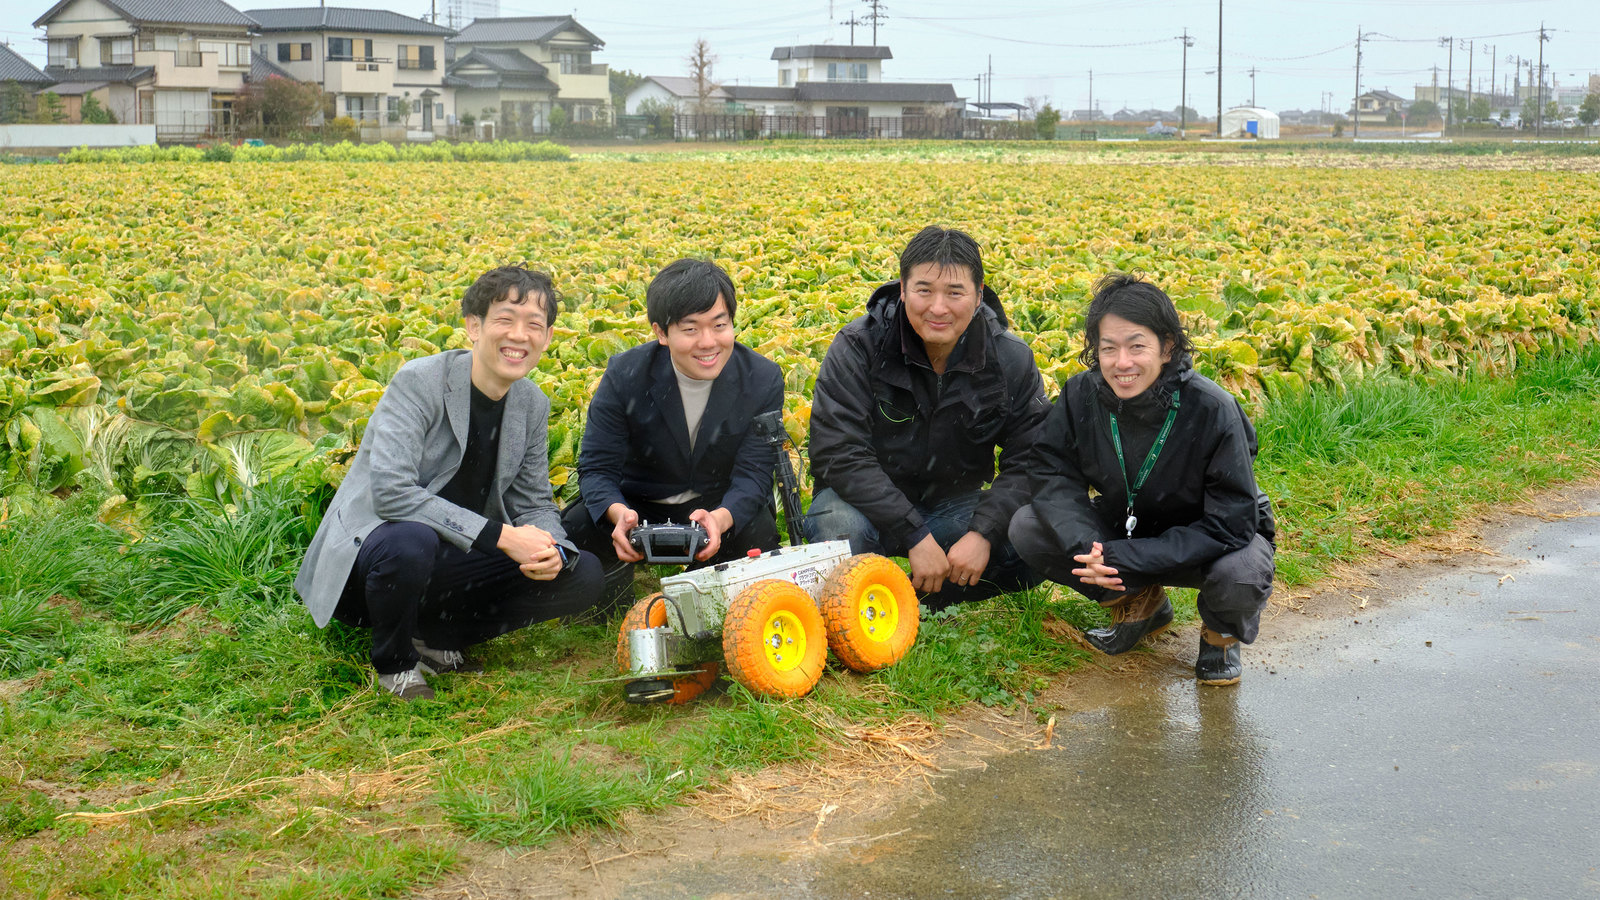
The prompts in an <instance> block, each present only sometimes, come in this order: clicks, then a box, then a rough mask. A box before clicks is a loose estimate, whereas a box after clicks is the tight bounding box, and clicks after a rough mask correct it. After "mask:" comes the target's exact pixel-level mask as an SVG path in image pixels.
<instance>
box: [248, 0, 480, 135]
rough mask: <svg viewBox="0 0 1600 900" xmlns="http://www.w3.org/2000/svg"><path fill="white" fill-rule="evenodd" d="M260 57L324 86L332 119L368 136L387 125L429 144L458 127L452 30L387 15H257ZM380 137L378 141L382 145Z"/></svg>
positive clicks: (320, 9) (329, 9) (325, 9)
mask: <svg viewBox="0 0 1600 900" xmlns="http://www.w3.org/2000/svg"><path fill="white" fill-rule="evenodd" d="M248 15H249V16H250V17H251V18H252V19H254V20H256V21H257V22H258V23H260V24H259V26H258V27H259V31H260V37H258V38H257V39H256V52H257V53H259V54H261V55H263V56H265V57H267V58H268V59H269V60H271V61H272V62H273V63H275V64H276V65H277V66H278V67H279V68H280V69H282V70H283V71H285V72H287V73H288V75H289V77H291V78H294V79H296V80H299V81H309V82H312V83H314V84H318V85H321V87H322V89H323V91H325V92H326V93H327V95H328V96H329V98H330V107H331V108H330V109H327V110H325V111H324V114H325V115H331V116H348V117H350V118H351V119H354V120H355V121H356V122H357V123H359V125H360V126H361V128H362V129H363V130H364V131H368V132H372V131H376V132H378V134H381V132H382V129H383V128H384V126H385V125H387V126H389V127H390V128H394V129H404V130H405V131H406V132H407V133H409V134H410V135H412V136H414V137H419V138H423V139H426V138H427V137H430V136H431V135H432V134H433V133H434V131H435V130H436V129H442V128H443V127H444V126H445V125H446V124H448V123H450V122H452V121H453V117H454V116H455V114H456V97H455V90H456V89H455V85H454V83H453V82H452V81H451V80H450V79H449V78H448V77H447V76H446V74H445V65H444V56H445V39H446V38H448V37H449V36H450V35H452V34H453V33H454V32H452V31H451V30H450V29H448V28H445V27H443V26H442V25H434V24H432V23H430V22H426V21H423V20H422V19H413V18H411V17H410V16H402V15H400V14H399V13H393V12H389V11H387V10H381V9H351V8H347V7H335V6H308V7H298V8H293V9H252V10H249V11H248ZM378 134H372V135H371V136H372V137H377V136H378Z"/></svg>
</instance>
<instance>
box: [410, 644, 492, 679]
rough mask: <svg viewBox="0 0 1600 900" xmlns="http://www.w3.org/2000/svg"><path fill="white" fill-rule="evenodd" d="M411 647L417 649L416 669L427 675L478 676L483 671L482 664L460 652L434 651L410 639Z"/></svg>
mask: <svg viewBox="0 0 1600 900" xmlns="http://www.w3.org/2000/svg"><path fill="white" fill-rule="evenodd" d="M411 646H413V647H415V648H417V655H418V656H419V657H421V659H419V660H417V668H419V669H421V670H422V671H423V672H424V673H426V674H428V675H443V674H446V673H449V672H468V673H471V674H474V675H476V674H478V673H481V672H482V671H483V663H481V662H479V661H477V660H475V659H473V658H472V657H470V656H468V655H466V654H465V653H462V652H461V651H460V650H435V649H434V648H432V647H429V646H428V645H427V644H424V643H423V642H422V641H421V640H420V639H418V638H412V639H411Z"/></svg>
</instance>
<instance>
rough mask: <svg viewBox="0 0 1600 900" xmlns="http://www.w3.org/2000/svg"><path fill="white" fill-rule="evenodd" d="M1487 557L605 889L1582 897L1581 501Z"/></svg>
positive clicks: (1596, 544) (1589, 733)
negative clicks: (735, 846) (1046, 733)
mask: <svg viewBox="0 0 1600 900" xmlns="http://www.w3.org/2000/svg"><path fill="white" fill-rule="evenodd" d="M1590 499H1591V502H1590V505H1589V511H1590V512H1597V513H1600V500H1597V499H1595V498H1594V497H1593V496H1592V495H1591V498H1590ZM1498 549H1499V550H1500V551H1501V552H1502V553H1503V554H1504V556H1505V557H1508V558H1506V559H1500V558H1493V557H1487V556H1485V557H1481V559H1480V560H1479V561H1477V562H1472V561H1469V562H1468V564H1467V566H1466V567H1465V568H1458V569H1455V570H1452V571H1451V572H1450V573H1449V574H1448V575H1445V576H1443V577H1439V578H1435V579H1433V580H1430V581H1427V582H1426V583H1423V584H1421V585H1420V586H1419V587H1417V588H1416V589H1414V590H1413V591H1411V593H1410V595H1409V596H1405V597H1403V598H1401V599H1400V602H1398V603H1393V604H1390V605H1387V606H1384V607H1383V608H1381V609H1380V608H1377V607H1375V606H1374V607H1369V608H1367V609H1365V610H1355V609H1352V613H1351V617H1350V618H1349V619H1336V620H1330V621H1325V622H1320V623H1316V624H1314V625H1313V626H1311V627H1310V628H1307V629H1304V630H1302V631H1301V633H1299V634H1297V636H1296V637H1295V638H1293V640H1292V641H1288V642H1284V643H1276V644H1275V643H1274V642H1272V641H1270V640H1267V641H1263V642H1262V643H1258V644H1257V646H1256V647H1255V648H1246V651H1245V663H1246V669H1245V677H1244V682H1243V683H1242V684H1241V685H1239V686H1238V687H1237V688H1200V687H1199V686H1197V685H1195V683H1194V682H1193V681H1192V677H1190V676H1189V673H1188V671H1187V669H1186V668H1179V664H1178V663H1175V664H1174V665H1173V666H1172V667H1169V668H1167V669H1165V670H1163V671H1158V672H1154V673H1151V674H1147V675H1141V676H1133V677H1131V678H1130V679H1129V684H1128V686H1127V690H1126V691H1124V692H1123V694H1122V695H1121V696H1120V697H1119V698H1118V699H1116V700H1115V701H1113V702H1112V703H1110V704H1109V705H1107V706H1105V707H1104V708H1101V709H1097V710H1092V711H1089V712H1085V713H1081V714H1077V715H1074V716H1073V717H1071V718H1070V720H1068V721H1067V722H1065V723H1062V724H1061V725H1060V726H1058V729H1057V735H1056V742H1055V743H1056V749H1053V750H1049V751H1038V752H1027V753H1015V754H1011V755H1009V756H1003V757H999V758H996V759H994V760H991V766H990V768H988V769H987V770H985V771H981V772H971V773H966V774H962V775H958V776H955V777H952V778H948V779H945V780H943V781H939V782H936V783H935V784H936V789H937V791H938V793H939V795H940V798H941V799H939V800H937V801H935V802H934V803H932V804H931V805H927V806H925V807H923V808H921V809H916V810H909V811H906V812H902V813H898V814H895V815H892V816H891V817H889V818H888V819H886V820H880V821H878V822H874V823H873V824H872V825H871V826H870V827H871V829H872V833H875V834H890V833H893V832H896V831H902V830H903V833H901V834H899V835H897V836H894V837H890V838H886V839H883V840H879V841H876V842H874V843H871V844H867V845H858V846H856V847H854V848H853V849H850V850H848V851H844V852H836V853H832V854H825V855H822V856H815V857H802V856H795V857H785V856H781V855H774V856H770V857H760V856H757V857H746V858H731V859H730V858H727V857H724V858H723V859H722V860H720V861H718V862H715V863H699V864H695V865H692V866H685V867H681V868H677V869H669V870H666V871H657V872H655V873H653V875H652V877H651V878H650V880H649V882H648V883H636V884H634V885H633V886H631V887H630V888H628V889H626V890H625V891H624V894H625V895H626V896H639V897H697V896H713V897H746V896H749V897H757V896H760V897H788V898H805V897H816V898H833V897H873V898H902V897H904V898H922V897H967V898H1031V897H1201V896H1206V897H1210V896H1218V897H1263V898H1278V897H1317V898H1342V897H1496V898H1501V897H1506V898H1509V897H1528V898H1566V897H1600V603H1597V602H1596V600H1597V598H1600V518H1595V517H1578V518H1569V519H1564V520H1558V521H1552V522H1538V523H1536V524H1533V525H1530V526H1528V527H1525V528H1522V529H1520V530H1518V531H1516V532H1514V533H1511V534H1510V536H1509V537H1508V538H1507V539H1506V541H1505V543H1503V544H1502V545H1501V546H1500V547H1499V548H1498ZM1508 575H1509V576H1510V577H1505V576H1508ZM1382 591H1383V588H1382V586H1381V585H1380V586H1378V587H1376V588H1362V589H1357V591H1356V592H1357V593H1360V594H1362V595H1373V594H1381V593H1382ZM1354 603H1355V601H1354V600H1352V606H1354ZM1369 617H1370V618H1369ZM1356 619H1359V620H1360V621H1361V624H1360V625H1359V626H1357V625H1354V624H1353V620H1356ZM1184 659H1185V660H1192V654H1191V655H1187V656H1185V657H1184Z"/></svg>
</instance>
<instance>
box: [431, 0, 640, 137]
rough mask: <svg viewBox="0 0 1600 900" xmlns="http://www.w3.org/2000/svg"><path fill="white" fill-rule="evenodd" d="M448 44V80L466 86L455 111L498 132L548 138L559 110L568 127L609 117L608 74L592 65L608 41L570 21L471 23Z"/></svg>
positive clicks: (524, 18) (555, 18)
mask: <svg viewBox="0 0 1600 900" xmlns="http://www.w3.org/2000/svg"><path fill="white" fill-rule="evenodd" d="M449 43H450V47H451V49H452V51H453V53H454V62H452V63H451V64H450V74H451V75H455V76H458V77H460V78H463V79H465V80H467V81H468V82H470V84H471V87H470V88H469V90H470V91H471V93H470V94H467V93H463V95H462V98H461V108H462V109H463V110H465V111H468V112H473V113H474V114H475V115H476V114H479V112H480V111H481V114H482V116H483V117H484V118H485V120H487V121H491V122H495V121H498V122H499V124H500V126H501V131H502V133H507V134H542V133H544V132H547V131H549V130H550V115H551V113H552V111H553V110H554V108H555V107H558V106H559V107H560V108H561V110H562V112H563V114H564V115H565V116H566V119H567V121H569V122H578V123H583V122H596V123H600V122H605V121H607V120H609V118H610V115H611V75H610V70H609V69H607V68H606V65H605V64H604V63H597V62H595V61H594V54H596V53H598V52H600V50H601V48H603V47H605V45H606V43H605V41H602V40H600V38H599V36H598V35H596V34H595V33H594V32H592V31H590V30H589V29H587V28H585V27H583V26H582V25H581V24H579V23H578V20H577V19H574V18H573V17H572V16H521V17H514V18H501V19H476V20H474V21H473V22H472V23H471V24H470V25H468V26H467V27H465V28H463V29H461V33H460V34H457V35H456V36H455V37H453V38H451V39H450V41H449ZM484 51H491V52H489V53H487V54H486V53H485V52H484ZM518 56H520V57H521V59H518V58H517V57H518ZM529 63H532V64H533V65H531V66H530V65H529ZM546 83H548V85H554V86H555V90H554V91H550V90H548V87H547V84H546Z"/></svg>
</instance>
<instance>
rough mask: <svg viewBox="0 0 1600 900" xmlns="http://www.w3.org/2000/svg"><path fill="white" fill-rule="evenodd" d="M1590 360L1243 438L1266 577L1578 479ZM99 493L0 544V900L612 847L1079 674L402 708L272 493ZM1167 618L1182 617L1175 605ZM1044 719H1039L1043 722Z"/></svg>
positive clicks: (1021, 666)
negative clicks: (309, 607)
mask: <svg viewBox="0 0 1600 900" xmlns="http://www.w3.org/2000/svg"><path fill="white" fill-rule="evenodd" d="M1596 373H1600V349H1595V348H1591V349H1590V350H1589V351H1588V352H1586V353H1583V354H1579V355H1574V356H1569V357H1566V358H1562V359H1555V360H1542V361H1538V362H1535V363H1533V364H1530V365H1528V366H1526V367H1524V368H1523V370H1521V371H1520V372H1519V373H1518V374H1517V376H1516V377H1515V378H1512V379H1501V380H1495V379H1466V380H1442V381H1438V382H1434V383H1429V384H1422V383H1415V382H1403V381H1392V382H1391V381H1374V382H1370V383H1366V384H1362V385H1360V386H1358V387H1356V388H1355V389H1353V390H1351V391H1348V392H1345V393H1337V392H1324V391H1313V392H1310V393H1307V394H1304V395H1299V396H1294V397H1288V398H1280V399H1278V400H1277V401H1276V402H1273V403H1271V404H1269V406H1268V407H1267V408H1266V409H1265V410H1263V411H1262V413H1261V415H1259V416H1258V421H1257V425H1258V430H1259V432H1260V436H1261V443H1262V448H1263V449H1262V454H1261V457H1260V459H1259V462H1258V472H1259V474H1260V478H1261V481H1262V483H1263V485H1264V487H1265V488H1266V489H1267V490H1268V492H1269V493H1270V494H1272V496H1273V497H1274V499H1275V500H1276V501H1277V507H1278V511H1279V526H1280V553H1279V565H1280V576H1281V578H1282V579H1283V580H1284V581H1285V582H1286V583H1288V584H1291V585H1292V584H1297V583H1301V582H1307V581H1311V580H1315V579H1316V578H1318V577H1320V576H1321V575H1323V574H1324V573H1326V572H1327V571H1328V570H1329V567H1330V566H1331V565H1333V564H1334V563H1336V562H1339V561H1343V560H1348V559H1351V558H1353V557H1356V556H1359V555H1360V554H1362V553H1364V552H1366V551H1368V550H1370V549H1372V548H1374V547H1379V546H1383V545H1385V544H1393V543H1400V542H1404V541H1407V540H1411V539H1413V538H1416V537H1419V536H1423V535H1427V534H1429V533H1431V532H1435V531H1439V530H1442V529H1446V528H1448V527H1450V525H1451V524H1452V523H1453V522H1456V521H1458V520H1459V519H1460V518H1461V517H1462V516H1464V515H1467V514H1469V513H1471V512H1473V511H1475V510H1478V509H1481V508H1482V507H1484V506H1485V505H1492V504H1496V503H1505V502H1510V501H1513V500H1515V499H1516V498H1518V497H1519V496H1520V495H1521V494H1522V493H1523V492H1524V491H1526V490H1528V489H1530V488H1534V487H1540V486H1544V485H1548V484H1550V483H1553V482H1559V481H1562V480H1569V479H1575V478H1581V477H1586V476H1592V475H1593V474H1595V473H1596V472H1597V471H1600V399H1597V397H1600V390H1597V388H1600V375H1597V374H1596ZM95 501H96V498H92V497H80V498H77V499H74V500H72V501H69V502H68V503H66V504H64V505H63V506H62V508H61V509H59V510H57V511H55V513H54V514H52V515H50V516H49V517H48V518H39V519H24V520H13V521H10V522H7V523H5V524H4V526H3V527H0V659H4V660H5V661H6V665H7V666H8V668H9V671H0V678H10V679H12V680H10V681H0V851H3V852H0V884H4V885H8V886H9V894H8V895H15V896H21V897H30V896H31V897H54V896H79V895H82V896H112V895H115V896H124V897H157V896H160V897H171V896H175V897H202V896H219V895H224V894H225V895H227V896H230V897H235V896H249V897H309V896H318V897H323V896H337V897H384V896H396V895H402V894H406V893H409V892H410V891H412V890H414V889H416V888H417V887H419V886H420V885H424V884H426V883H429V882H430V881H433V880H435V879H437V878H439V877H441V875H442V874H444V873H447V872H448V871H450V870H451V869H452V868H453V867H456V866H458V865H459V864H460V861H461V860H462V859H463V858H465V857H466V856H470V855H471V854H472V853H474V852H478V851H481V850H482V849H484V848H492V847H497V846H511V847H532V846H539V845H540V844H543V843H545V842H547V841H549V840H551V839H553V838H556V837H559V836H561V835H564V834H568V833H571V832H573V831H581V830H584V829H592V828H606V827H611V826H613V825H615V824H616V823H618V822H619V821H622V819H623V817H624V816H625V815H626V814H628V813H629V812H631V811H636V810H640V811H648V810H652V809H657V808H660V807H663V806H665V805H668V804H672V803H675V802H680V801H681V800H682V798H683V797H684V796H685V795H687V794H690V793H692V792H695V791H697V790H700V789H702V788H705V787H707V786H712V785H716V784H718V783H721V782H722V781H724V780H726V779H727V778H728V777H729V776H730V775H731V774H733V773H736V772H740V771H749V770H754V769H758V768H761V767H763V766H768V765H771V764H774V763H779V762H784V761H796V760H807V759H811V758H815V757H817V756H819V755H821V754H824V753H826V752H827V750H828V748H829V747H830V746H831V745H833V744H834V743H835V742H837V741H839V740H842V739H843V738H841V737H840V734H841V732H840V729H839V728H837V727H835V726H834V725H830V724H828V723H839V722H848V723H855V724H860V725H863V726H873V725H877V724H881V723H888V722H894V721H898V720H903V719H906V718H908V717H923V718H932V719H937V718H938V717H940V716H942V715H945V714H948V713H949V712H950V711H951V710H952V709H955V708H957V707H959V706H961V705H963V704H967V703H974V702H976V703H987V704H993V705H1002V706H1013V705H1015V704H1025V705H1028V704H1031V703H1032V702H1033V699H1034V692H1036V691H1037V690H1039V689H1040V688H1042V687H1043V686H1044V685H1045V684H1046V683H1047V680H1048V679H1049V677H1050V676H1051V675H1053V674H1055V673H1059V672H1062V671H1064V670H1067V669H1069V668H1071V667H1072V666H1073V665H1075V664H1076V662H1077V660H1078V659H1080V651H1078V650H1076V649H1075V648H1073V647H1071V646H1070V645H1067V644H1064V643H1063V642H1061V641H1059V640H1057V639H1055V638H1053V637H1051V636H1050V635H1049V633H1048V629H1047V628H1045V627H1044V624H1045V622H1046V619H1047V618H1051V617H1053V618H1059V619H1064V620H1066V621H1069V622H1072V623H1074V624H1077V625H1086V624H1090V623H1092V622H1096V621H1100V620H1101V619H1100V611H1099V610H1098V608H1096V607H1094V606H1093V605H1092V604H1089V603H1087V602H1085V601H1082V600H1081V599H1079V598H1077V597H1076V595H1075V594H1071V593H1070V592H1067V591H1050V590H1045V589H1037V590H1033V591H1029V592H1025V593H1021V594H1016V595H1012V596H1009V597H1005V598H1000V599H997V600H994V601H991V602H988V603H985V604H979V605H976V606H973V607H971V608H966V609H960V610H956V611H952V612H947V613H941V614H938V615H935V616H932V617H930V618H929V619H927V620H926V621H925V622H924V624H923V631H922V633H921V636H920V638H919V640H918V642H917V645H916V646H915V647H914V648H913V650H912V652H911V653H910V654H909V655H908V656H907V658H906V659H905V660H903V661H902V662H901V663H900V664H899V665H898V666H895V667H894V668H892V669H889V670H887V671H885V672H882V673H878V674H876V675H873V676H865V677H864V676H858V675H854V674H851V673H848V672H845V671H842V670H838V669H830V670H829V672H828V673H827V675H826V676H825V677H824V679H823V682H822V684H821V685H820V686H819V688H818V690H817V692H816V693H815V694H814V696H812V697H810V698H807V699H806V700H804V701H797V702H775V701H765V700H759V699H756V698H754V697H751V696H750V695H749V694H747V693H746V692H744V691H743V689H741V688H739V687H737V686H730V687H727V688H726V689H725V690H723V691H722V692H721V693H719V694H717V695H714V696H712V697H710V698H708V699H705V700H703V701H701V702H699V703H697V704H695V705H693V706H691V707H688V708H663V707H646V708H638V707H629V706H627V705H625V704H623V703H622V701H621V697H620V690H619V689H618V687H617V686H616V685H615V684H614V683H595V681H594V679H596V678H600V677H603V676H606V675H609V674H610V670H609V665H610V663H609V660H610V658H611V656H612V653H613V650H614V647H615V632H614V630H613V629H614V628H615V623H607V624H603V625H567V626H557V625H553V624H547V625H541V626H536V627H533V628H530V629H526V630H524V631H522V632H518V633H516V634H513V635H509V636H507V637H505V638H502V639H499V640H497V641H494V642H492V643H491V644H489V645H487V646H486V647H485V648H484V651H485V652H484V655H485V657H486V660H487V662H488V663H489V668H490V671H489V673H488V674H487V675H483V676H475V677H474V676H445V677H442V678H439V679H437V686H438V687H439V699H438V700H436V701H433V702H424V703H418V704H414V705H410V706H407V705H402V704H400V703H399V702H398V701H394V700H392V699H390V698H387V697H380V696H378V695H377V694H376V693H374V692H373V691H372V690H371V689H370V687H369V675H368V672H367V669H366V665H365V655H366V648H365V645H364V637H365V636H364V634H363V633H362V632H358V631H354V630H351V629H346V628H343V627H341V626H337V625H336V626H334V627H332V628H330V629H329V630H327V631H318V630H317V629H315V628H314V627H313V626H312V625H311V623H310V620H309V619H308V618H307V617H306V615H305V614H304V612H303V610H301V608H300V607H299V606H298V604H297V603H296V602H295V601H294V598H293V596H292V594H291V593H290V591H289V589H288V579H289V578H290V577H291V576H292V573H293V563H294V561H295V560H297V558H298V553H299V548H300V546H301V545H302V544H303V541H304V529H303V527H302V526H301V523H299V521H298V519H297V518H296V513H295V512H294V510H295V508H296V505H295V504H292V503H284V502H283V501H282V498H281V497H279V496H277V495H275V494H274V493H273V490H272V489H271V488H267V489H264V490H261V491H258V492H257V494H256V495H255V496H254V497H253V498H252V499H251V500H250V501H248V502H246V503H244V504H242V505H241V506H240V507H239V508H237V509H223V508H204V507H196V508H183V507H177V506H175V507H174V508H173V512H172V516H171V518H169V519H167V520H165V521H162V522H158V523H155V524H153V525H152V526H151V527H149V528H148V529H147V530H146V532H145V533H144V535H143V536H142V538H141V540H139V541H137V542H132V543H130V542H129V541H128V540H127V539H126V538H125V536H123V535H121V534H119V533H118V532H115V531H113V530H111V529H109V528H106V527H104V526H101V525H100V524H99V523H98V522H97V521H96V519H95V508H96V506H95ZM1179 614H1180V616H1187V617H1192V616H1193V600H1192V593H1191V592H1184V593H1183V594H1181V595H1180V603H1179ZM1043 712H1045V711H1041V713H1043Z"/></svg>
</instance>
